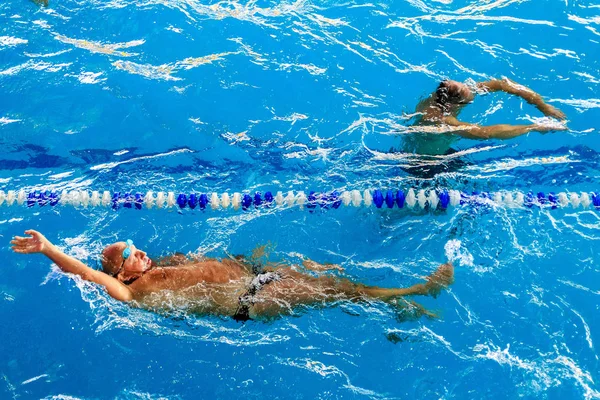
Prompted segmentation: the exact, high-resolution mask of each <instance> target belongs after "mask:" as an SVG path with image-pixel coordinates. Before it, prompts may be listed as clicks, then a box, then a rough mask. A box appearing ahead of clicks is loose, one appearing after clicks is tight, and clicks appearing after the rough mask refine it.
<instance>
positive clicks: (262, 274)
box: [11, 230, 454, 321]
mask: <svg viewBox="0 0 600 400" xmlns="http://www.w3.org/2000/svg"><path fill="white" fill-rule="evenodd" d="M25 233H26V234H27V235H30V236H29V237H19V236H15V237H14V238H13V240H12V241H11V244H12V249H13V251H14V252H15V253H21V254H33V253H41V254H43V255H45V256H46V257H48V258H49V259H50V260H52V261H53V262H54V263H56V265H58V267H59V268H60V269H61V270H63V271H64V272H67V273H71V274H74V275H78V276H80V277H81V278H82V279H84V280H86V281H90V282H94V283H96V284H99V285H101V286H103V287H104V288H105V289H106V291H107V292H108V294H109V295H110V296H112V297H113V298H115V299H116V300H119V301H124V302H133V304H134V305H137V306H140V307H144V308H147V309H150V310H154V311H170V310H172V309H173V308H175V309H176V310H181V309H184V310H186V311H188V312H192V313H196V314H212V315H220V316H229V317H232V318H234V319H235V320H238V321H246V320H249V319H264V318H273V317H277V316H280V315H283V314H290V313H292V312H293V311H294V309H296V308H297V307H299V306H302V305H322V306H326V305H330V304H332V303H334V302H337V301H340V300H348V301H360V300H367V299H377V300H383V301H392V300H395V299H401V298H403V297H404V296H414V295H424V296H427V295H431V296H436V295H437V294H439V292H440V291H441V290H442V289H443V288H445V287H447V286H448V285H450V284H451V283H452V282H453V279H454V269H453V267H452V264H450V263H447V264H443V265H441V266H440V267H439V268H438V269H437V270H436V271H435V272H434V273H433V274H431V275H429V276H428V277H427V278H426V281H425V283H419V284H416V285H413V286H411V287H409V288H404V289H403V288H389V289H388V288H380V287H376V286H366V285H362V284H358V283H354V282H352V281H350V280H348V279H342V278H338V277H336V276H331V275H329V276H328V275H321V274H318V272H323V271H327V270H331V269H337V270H341V267H339V266H337V265H322V264H317V263H315V262H313V261H309V260H305V261H304V263H303V267H300V266H289V265H287V266H276V265H270V264H267V265H265V266H264V267H263V266H260V265H257V264H255V263H252V262H248V261H247V260H245V259H244V258H243V257H235V258H231V259H223V260H216V259H203V260H198V259H196V260H194V259H188V258H187V257H185V256H184V255H182V254H177V255H175V256H172V257H168V258H167V259H163V260H161V261H157V262H155V261H152V260H151V259H150V258H149V257H148V255H147V254H146V253H145V252H144V251H142V250H140V249H138V248H137V247H135V245H134V244H133V242H132V241H131V240H128V241H126V242H117V243H114V244H111V245H109V246H107V247H106V248H105V249H104V250H103V252H102V271H98V270H95V269H92V268H90V267H88V266H87V265H85V264H83V263H82V262H81V261H79V260H77V259H75V258H73V257H71V256H68V255H66V254H65V253H63V252H62V251H61V250H59V249H58V248H57V247H56V246H54V245H53V244H52V243H50V241H48V239H46V238H45V237H44V236H43V235H42V234H41V233H39V232H37V231H34V230H28V231H25ZM308 271H313V274H309V273H307V272H308ZM314 272H317V274H316V275H315V274H314ZM406 306H407V307H408V308H410V309H412V310H413V311H414V312H415V314H416V315H417V316H420V315H423V314H425V315H428V316H434V315H433V314H431V313H430V312H428V311H427V310H425V309H424V308H423V307H422V306H420V305H418V304H417V303H414V302H412V301H411V302H406Z"/></svg>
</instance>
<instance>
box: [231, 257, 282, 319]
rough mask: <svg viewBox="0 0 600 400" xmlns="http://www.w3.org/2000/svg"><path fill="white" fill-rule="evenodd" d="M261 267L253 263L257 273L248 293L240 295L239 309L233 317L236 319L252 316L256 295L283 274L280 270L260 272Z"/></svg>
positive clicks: (254, 270) (253, 268)
mask: <svg viewBox="0 0 600 400" xmlns="http://www.w3.org/2000/svg"><path fill="white" fill-rule="evenodd" d="M259 271H260V268H259V267H256V268H255V266H254V265H252V272H253V273H254V274H255V275H256V276H255V277H254V279H252V282H250V286H248V290H246V293H244V294H243V295H241V296H240V298H239V303H238V307H237V310H235V314H233V319H234V320H236V321H242V322H244V321H248V320H251V319H252V318H251V317H250V307H252V306H253V305H254V303H255V299H254V296H256V294H257V293H258V292H259V291H260V290H261V289H262V288H263V286H265V285H267V284H269V283H271V282H273V281H278V280H280V279H281V275H280V274H279V273H278V272H260V273H259Z"/></svg>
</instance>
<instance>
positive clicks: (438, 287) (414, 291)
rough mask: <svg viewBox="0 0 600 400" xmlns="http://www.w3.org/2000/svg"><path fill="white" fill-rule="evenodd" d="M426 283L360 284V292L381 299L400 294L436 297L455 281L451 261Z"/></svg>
mask: <svg viewBox="0 0 600 400" xmlns="http://www.w3.org/2000/svg"><path fill="white" fill-rule="evenodd" d="M426 280H427V282H426V283H417V284H416V285H413V286H411V287H409V288H397V289H394V288H392V289H388V288H380V287H376V286H362V285H359V287H358V292H359V293H361V294H366V295H367V296H369V297H374V298H377V299H380V300H389V299H391V298H394V297H398V296H416V295H421V296H433V297H436V296H437V295H438V294H440V292H441V291H442V289H444V288H445V287H448V286H449V285H450V284H452V282H454V267H453V266H452V264H451V263H446V264H442V265H440V267H439V268H438V269H437V270H436V271H435V272H434V273H433V274H431V275H429V276H428V277H427V278H426Z"/></svg>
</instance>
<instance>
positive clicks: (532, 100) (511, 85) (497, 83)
mask: <svg viewBox="0 0 600 400" xmlns="http://www.w3.org/2000/svg"><path fill="white" fill-rule="evenodd" d="M477 87H478V88H480V89H483V90H485V91H486V92H505V93H508V94H512V95H515V96H519V97H520V98H522V99H523V100H525V101H526V102H528V103H529V104H531V105H533V106H535V107H536V108H537V109H538V110H540V111H541V112H543V113H544V115H546V116H548V117H554V118H556V119H560V120H564V119H566V115H565V113H563V112H562V111H560V110H559V109H558V108H556V107H554V106H551V105H550V104H547V103H546V102H545V101H544V99H543V98H542V96H540V95H539V94H538V93H536V92H534V91H533V90H531V89H529V88H528V87H525V86H523V85H519V84H518V83H516V82H514V81H511V80H510V79H508V78H504V79H492V80H489V81H486V82H479V83H478V84H477Z"/></svg>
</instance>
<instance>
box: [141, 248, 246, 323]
mask: <svg viewBox="0 0 600 400" xmlns="http://www.w3.org/2000/svg"><path fill="white" fill-rule="evenodd" d="M251 279H252V275H251V274H250V272H249V271H248V270H247V269H246V268H245V267H244V266H242V265H240V264H238V263H236V262H234V261H231V260H223V261H222V262H221V261H217V260H207V261H201V262H195V263H189V264H186V265H180V266H175V267H159V268H154V269H151V270H150V271H148V272H146V273H144V275H142V276H141V277H140V278H138V279H136V280H135V281H134V282H132V283H131V284H130V285H129V288H130V289H131V291H132V292H133V296H134V300H136V301H137V302H138V303H139V304H140V305H142V306H143V307H148V308H151V309H167V308H186V309H187V310H188V311H194V312H197V313H202V314H205V313H218V314H231V313H232V312H235V309H236V307H237V304H238V298H239V296H240V295H241V294H242V293H243V292H244V291H245V290H246V288H247V285H248V283H249V281H250V280H251ZM190 308H191V309H192V310H190Z"/></svg>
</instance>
